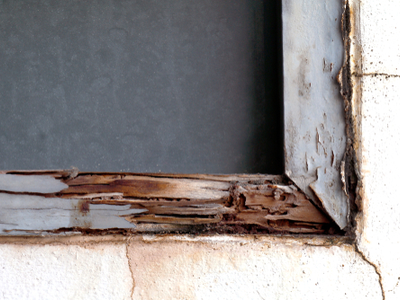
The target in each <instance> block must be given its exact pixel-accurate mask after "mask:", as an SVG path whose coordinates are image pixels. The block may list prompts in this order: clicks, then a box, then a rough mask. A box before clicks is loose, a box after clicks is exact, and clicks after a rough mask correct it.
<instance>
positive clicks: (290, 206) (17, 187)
mask: <svg viewBox="0 0 400 300" xmlns="http://www.w3.org/2000/svg"><path fill="white" fill-rule="evenodd" d="M313 1H314V2H316V3H314V4H315V5H313V3H310V1H306V0H301V1H298V0H282V8H283V9H282V10H283V12H282V19H283V30H282V32H283V33H282V34H283V65H284V68H283V77H284V90H283V98H284V107H285V113H284V128H285V137H284V150H285V151H284V157H285V174H284V175H283V176H276V175H259V174H250V175H237V174H234V175H205V174H204V175H199V174H179V175H178V174H137V173H136V174H134V173H104V172H103V173H100V172H99V173H84V172H79V171H78V170H41V171H40V170H39V171H0V205H1V206H0V209H1V213H0V219H1V220H2V222H1V223H3V224H2V225H0V230H2V232H0V235H35V234H40V235H43V234H59V233H65V232H74V233H75V232H80V233H85V232H91V233H99V234H100V233H101V234H103V233H115V232H118V233H126V232H134V233H148V232H171V233H180V232H192V233H194V232H197V233H201V232H204V233H219V232H221V233H276V232H293V233H312V234H326V233H339V232H342V231H341V230H343V229H344V228H345V227H346V226H347V225H348V219H349V197H348V194H349V189H350V186H349V180H348V178H350V177H351V175H352V174H350V172H351V171H349V168H350V167H349V164H351V157H350V156H349V147H350V146H351V141H349V139H348V138H346V134H347V136H349V134H350V133H349V125H348V124H347V123H348V122H346V118H348V115H346V114H345V111H346V112H347V111H348V110H346V107H344V104H343V103H346V101H348V99H347V98H348V97H349V90H348V89H349V88H347V90H346V87H345V84H344V83H345V82H347V81H348V78H347V77H346V76H347V75H348V65H349V62H348V59H347V57H348V55H347V54H346V53H345V54H343V53H340V55H338V53H337V50H335V49H336V48H339V49H340V51H341V52H343V50H342V49H343V48H345V49H344V50H346V49H347V44H346V40H345V47H343V44H342V43H343V41H342V40H341V38H340V41H338V40H337V34H338V33H339V34H341V30H340V23H341V21H342V26H343V24H345V23H346V20H347V19H346V18H348V8H347V6H345V9H344V13H343V16H342V17H341V14H342V6H341V5H342V4H341V1H339V0H337V1H336V2H337V3H335V4H334V5H333V6H334V7H335V10H334V11H335V12H336V13H337V14H338V15H337V16H336V18H332V10H326V9H325V7H323V6H322V5H317V4H318V3H317V2H318V1H317V0H313ZM306 2H307V3H306ZM332 2H333V1H332ZM304 14H306V15H307V14H308V15H307V17H310V20H313V19H312V17H313V16H315V15H319V16H320V17H319V19H318V22H317V23H316V24H315V25H314V26H305V24H303V25H304V26H297V25H298V24H296V22H298V20H299V18H300V17H301V18H302V20H308V19H307V17H305V16H304ZM333 19H336V20H335V21H333ZM310 20H308V21H309V22H313V21H310ZM321 23H322V24H321ZM317 27H318V30H317ZM293 35H296V41H302V42H301V43H299V44H296V43H294V42H293V41H291V40H290V39H291V38H293ZM332 36H335V37H336V39H334V44H335V45H334V46H332V44H329V45H328V44H327V37H329V40H330V39H331V37H332ZM312 42H314V45H311V44H310V43H312ZM318 42H319V44H318ZM338 43H340V45H339V44H338ZM332 47H336V48H335V49H334V50H332V51H330V49H331V48H332ZM329 51H330V52H329ZM299 53H303V54H304V57H303V58H302V59H298V58H296V57H297V56H298V55H299ZM318 53H319V55H317V54H318ZM321 53H322V54H321ZM342 54H343V55H342ZM321 55H322V57H324V59H321ZM338 57H339V58H340V59H341V61H338ZM343 57H346V59H344V58H343ZM293 58H295V59H293ZM304 61H306V62H308V63H309V64H310V65H311V67H309V68H307V67H304ZM343 61H344V64H343ZM293 62H294V63H293ZM342 65H343V66H342ZM315 66H320V68H317V67H315ZM338 69H340V73H339V76H338V77H339V79H340V80H339V81H340V84H341V85H340V87H341V93H342V96H343V97H344V98H345V99H344V101H343V100H342V98H341V96H340V94H339V85H338V84H337V82H336V74H335V70H338ZM325 73H326V74H325ZM324 75H326V76H327V78H328V79H321V78H325V77H323V76H324ZM307 78H308V79H309V81H307V80H306V79H307ZM325 90H327V91H328V93H327V94H326V93H324V91H325ZM293 91H295V92H294V94H293ZM297 91H298V93H297V95H296V92H297ZM307 93H308V94H307ZM321 93H324V94H323V95H321ZM305 94H307V95H306V96H308V98H307V99H306V100H304V99H303V98H304V96H305ZM293 95H294V96H293ZM320 97H325V98H326V97H328V98H329V101H324V102H321V101H320ZM304 101H307V105H304V106H303V105H300V103H304ZM346 105H349V104H348V103H346ZM332 107H334V111H333V112H332ZM292 108H296V109H298V111H297V113H293V112H291V109H292ZM316 110H318V112H322V113H323V114H320V116H319V117H316V116H315V111H316ZM338 111H339V112H340V111H342V114H337V112H338ZM299 116H300V117H299ZM321 117H323V118H325V119H323V120H322V121H321ZM293 124H295V125H293ZM338 124H339V125H338ZM321 125H322V126H321ZM338 126H339V127H340V129H339V130H338V129H337V127H338ZM310 128H316V131H315V132H314V133H313V134H310ZM294 129H295V130H294ZM307 136H310V138H309V139H307V138H304V137H307ZM299 137H300V138H299ZM310 145H311V146H310ZM312 148H313V149H314V150H310V149H312ZM305 149H306V150H305ZM327 149H329V150H331V152H330V153H329V151H328V150H327ZM328 153H329V155H328ZM331 153H332V155H331ZM307 155H308V156H307ZM303 157H304V159H303ZM332 157H333V158H332ZM310 159H311V160H310Z"/></svg>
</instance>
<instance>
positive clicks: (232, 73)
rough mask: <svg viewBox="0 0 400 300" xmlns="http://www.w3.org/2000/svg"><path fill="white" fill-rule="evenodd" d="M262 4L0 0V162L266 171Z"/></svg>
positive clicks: (270, 107)
mask: <svg viewBox="0 0 400 300" xmlns="http://www.w3.org/2000/svg"><path fill="white" fill-rule="evenodd" d="M273 2H277V1H269V2H268V1H266V2H265V3H264V1H261V0H169V1H159V0H156V1H151V0H141V1H139V0H138V1H121V0H119V1H111V0H103V1H94V0H88V1H82V0H68V1H59V0H57V1H50V0H48V1H45V0H43V1H42V0H33V1H28V0H26V1H15V0H10V1H0V145H1V147H0V158H1V160H0V169H53V168H57V169H58V168H70V167H71V166H75V167H78V168H79V169H80V170H83V171H130V172H158V171H161V172H179V173H243V172H264V173H280V172H281V171H282V163H281V162H282V153H281V152H282V150H281V149H282V143H281V139H280V136H281V133H280V132H279V128H280V111H279V105H280V104H279V101H280V99H279V82H280V81H279V76H280V75H279V72H280V71H279V68H280V64H279V55H280V54H279V52H278V51H277V49H278V43H279V35H280V33H279V32H278V31H279V30H277V26H276V24H277V23H278V22H277V21H279V17H278V16H277V11H276V9H277V8H276V7H277V3H273ZM264 21H265V22H264ZM268 22H269V23H268ZM264 23H265V24H264ZM264 37H266V39H265V40H264ZM277 149H278V150H277Z"/></svg>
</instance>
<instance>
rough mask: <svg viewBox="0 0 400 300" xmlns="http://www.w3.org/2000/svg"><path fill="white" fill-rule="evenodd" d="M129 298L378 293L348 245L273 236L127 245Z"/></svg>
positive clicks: (331, 296) (373, 296)
mask: <svg viewBox="0 0 400 300" xmlns="http://www.w3.org/2000/svg"><path fill="white" fill-rule="evenodd" d="M128 251H129V257H130V265H131V268H132V273H133V277H134V278H135V290H134V294H133V296H134V297H133V298H134V299H379V297H380V296H381V290H380V286H379V283H378V275H377V274H376V272H375V270H374V268H373V267H372V266H371V265H370V264H368V263H367V262H366V261H365V260H363V258H362V257H361V256H360V255H359V254H357V253H356V252H355V251H354V248H353V247H352V246H348V245H342V246H310V245H302V244H301V243H296V242H293V241H292V242H282V241H280V240H279V239H276V240H267V241H257V240H251V241H249V240H242V241H240V239H239V240H237V239H236V240H229V238H227V239H226V240H225V241H221V240H219V241H212V240H211V241H205V242H193V241H188V242H185V241H183V240H181V241H174V240H158V241H154V242H151V241H146V240H145V241H134V242H131V243H130V245H129V250H128Z"/></svg>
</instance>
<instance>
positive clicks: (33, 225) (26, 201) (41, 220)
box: [0, 193, 146, 234]
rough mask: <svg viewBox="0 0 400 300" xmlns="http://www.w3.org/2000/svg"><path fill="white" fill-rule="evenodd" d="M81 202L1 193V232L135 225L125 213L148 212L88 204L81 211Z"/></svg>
mask: <svg viewBox="0 0 400 300" xmlns="http://www.w3.org/2000/svg"><path fill="white" fill-rule="evenodd" d="M82 201H83V200H81V199H61V198H45V197H41V196H32V195H14V194H6V193H0V233H1V234H5V233H6V232H7V231H13V230H20V231H21V230H27V231H29V230H33V229H34V230H36V231H40V230H57V229H59V228H70V227H82V228H91V229H106V228H135V227H136V225H135V224H132V223H130V222H128V221H127V220H126V219H125V218H124V216H125V215H131V214H137V213H141V212H144V211H146V209H131V208H130V205H106V204H88V207H87V210H85V211H84V212H82V211H81V210H80V206H81V205H82Z"/></svg>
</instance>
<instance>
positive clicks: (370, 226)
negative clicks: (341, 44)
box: [357, 0, 400, 299]
mask: <svg viewBox="0 0 400 300" xmlns="http://www.w3.org/2000/svg"><path fill="white" fill-rule="evenodd" d="M399 12H400V2H399V1H396V0H384V1H380V2H379V4H378V3H377V2H376V1H372V0H368V1H366V0H362V1H360V26H359V28H358V29H357V30H358V34H359V38H360V41H361V45H362V50H363V51H362V53H361V57H362V65H361V67H360V71H359V72H360V73H361V74H359V76H360V78H361V82H360V84H361V86H362V88H361V90H362V96H361V101H362V119H361V127H362V143H361V145H362V160H361V174H362V183H363V189H362V206H363V207H362V209H363V215H362V216H360V218H359V228H358V229H359V231H358V248H359V250H360V251H361V252H362V253H363V254H364V255H365V257H366V258H367V259H368V260H369V261H370V262H371V263H373V264H374V265H375V266H376V268H377V271H378V272H379V273H380V275H381V282H382V287H383V293H384V295H383V296H384V297H385V299H399V297H400V252H399V249H400V209H399V206H398V205H397V203H398V198H399V195H400V185H399V183H398V172H399V168H400V158H399V155H398V149H399V146H400V118H399V116H398V113H399V112H400V102H399V95H400V78H399V75H400V56H399V52H398V49H399V37H400V20H399V18H398V14H399Z"/></svg>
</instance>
